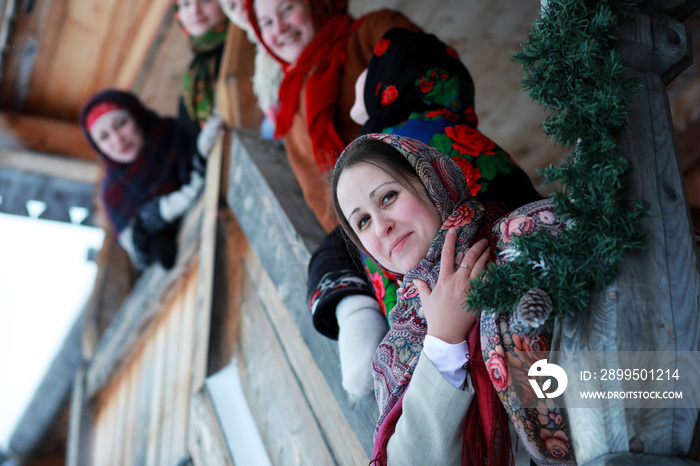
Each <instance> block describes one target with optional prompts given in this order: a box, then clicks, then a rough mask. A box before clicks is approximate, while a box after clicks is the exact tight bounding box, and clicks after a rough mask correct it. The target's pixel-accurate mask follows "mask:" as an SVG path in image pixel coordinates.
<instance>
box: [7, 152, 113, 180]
mask: <svg viewBox="0 0 700 466" xmlns="http://www.w3.org/2000/svg"><path fill="white" fill-rule="evenodd" d="M0 168H4V169H11V170H20V171H25V172H30V173H34V174H37V175H44V176H49V177H55V178H63V179H66V180H70V181H75V182H78V183H86V184H95V183H97V182H98V181H99V180H100V177H101V171H102V170H101V168H100V166H99V165H98V164H97V163H96V162H90V161H86V160H81V159H76V158H73V157H64V156H60V155H52V154H43V153H40V152H34V151H30V150H25V149H4V148H3V149H0Z"/></svg>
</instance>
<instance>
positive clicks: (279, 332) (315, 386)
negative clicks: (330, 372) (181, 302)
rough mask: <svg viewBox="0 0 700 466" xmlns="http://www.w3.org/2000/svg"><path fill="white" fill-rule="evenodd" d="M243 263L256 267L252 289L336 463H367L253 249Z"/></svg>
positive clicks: (251, 275) (360, 446)
mask: <svg viewBox="0 0 700 466" xmlns="http://www.w3.org/2000/svg"><path fill="white" fill-rule="evenodd" d="M245 263H246V267H247V268H249V269H250V270H258V271H259V273H250V274H249V275H250V277H251V280H254V281H252V283H251V284H252V285H253V289H255V290H256V293H257V296H258V299H259V300H260V301H261V303H262V305H263V309H264V310H265V312H266V313H267V316H268V318H269V319H270V323H271V324H272V327H273V329H274V331H275V334H276V336H277V339H278V340H279V341H280V344H281V345H282V349H283V350H284V352H285V354H286V356H287V359H288V360H289V363H290V366H291V368H292V370H293V371H294V372H295V374H296V375H297V379H298V380H299V384H300V385H301V387H302V389H303V391H304V396H305V397H306V399H307V401H308V403H309V405H310V406H311V409H312V410H313V412H314V415H315V416H316V420H317V422H318V423H319V425H320V427H321V429H322V432H323V435H324V437H325V439H326V442H327V443H328V446H329V448H330V450H331V451H332V453H333V456H334V458H335V461H336V463H337V464H339V465H348V466H352V465H355V464H367V463H368V462H369V460H368V458H367V454H366V453H365V451H364V450H363V449H362V445H361V444H360V442H359V440H358V438H357V436H356V435H355V432H353V430H352V428H351V427H350V424H349V423H348V420H347V419H346V418H345V415H344V413H343V411H342V410H341V408H340V406H338V403H337V402H336V400H335V398H334V397H333V393H332V392H331V389H330V387H329V386H328V383H327V382H326V379H325V378H324V377H323V373H322V372H321V371H320V369H319V368H318V366H317V365H316V363H315V361H314V358H313V356H312V354H311V353H310V351H309V348H308V347H307V346H306V344H305V343H304V340H303V339H302V338H301V335H300V333H299V331H298V330H297V328H296V326H295V325H294V322H293V321H292V319H291V317H290V315H289V312H288V311H287V309H286V308H285V306H284V303H283V302H282V301H281V300H280V298H279V295H278V294H277V290H276V289H275V286H274V284H273V283H272V281H271V280H270V278H269V276H268V275H267V274H266V273H264V270H263V268H262V264H261V263H260V261H259V260H258V258H257V257H256V256H255V254H253V253H252V252H251V253H249V254H247V255H246V258H245ZM368 421H371V419H368Z"/></svg>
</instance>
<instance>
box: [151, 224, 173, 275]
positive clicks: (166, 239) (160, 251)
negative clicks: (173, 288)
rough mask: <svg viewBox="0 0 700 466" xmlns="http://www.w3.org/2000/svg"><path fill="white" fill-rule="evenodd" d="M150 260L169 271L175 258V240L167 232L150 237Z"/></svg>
mask: <svg viewBox="0 0 700 466" xmlns="http://www.w3.org/2000/svg"><path fill="white" fill-rule="evenodd" d="M150 243H151V244H150V254H149V255H150V258H151V260H152V261H153V262H160V264H161V265H162V266H163V268H164V269H171V268H172V267H173V265H175V259H176V257H177V238H176V236H175V235H172V234H170V233H169V232H161V233H158V234H156V235H154V236H152V237H151V241H150Z"/></svg>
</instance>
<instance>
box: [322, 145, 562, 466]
mask: <svg viewBox="0 0 700 466" xmlns="http://www.w3.org/2000/svg"><path fill="white" fill-rule="evenodd" d="M331 190H332V193H333V202H334V207H335V209H336V212H337V214H338V219H339V222H340V225H341V226H342V228H343V230H344V231H345V233H346V234H347V235H348V237H349V238H350V239H351V240H352V242H353V243H354V244H355V245H357V246H358V248H360V249H361V250H362V251H363V252H364V253H365V254H367V255H368V256H369V257H370V258H371V259H372V260H374V261H375V262H377V263H378V264H379V265H380V266H381V267H382V268H384V269H386V270H388V271H390V272H392V273H393V274H395V275H396V276H397V279H398V280H399V285H400V287H399V289H398V292H397V302H396V305H395V307H394V308H393V309H392V310H391V311H390V312H389V323H390V327H391V328H390V330H389V332H388V333H387V335H386V337H385V338H384V339H383V341H382V343H381V344H380V345H379V348H378V349H377V351H376V353H375V355H374V360H373V364H372V366H373V372H374V379H375V396H376V398H377V402H378V405H379V413H380V415H379V420H378V422H377V425H376V428H375V447H374V453H373V458H374V459H373V463H378V464H401V465H406V464H421V465H422V464H440V465H443V464H444V465H452V464H462V465H478V464H488V465H506V464H513V460H515V464H516V465H527V464H531V463H530V461H531V460H530V455H532V458H533V459H534V460H535V461H536V462H537V464H572V462H573V461H574V458H573V451H570V449H569V448H568V443H567V448H566V451H565V452H564V450H562V449H554V448H552V445H551V444H552V442H551V441H550V442H549V443H547V439H550V437H551V438H555V440H562V439H566V441H567V442H568V439H569V438H570V437H569V434H568V431H567V426H566V423H565V420H564V419H563V418H564V416H563V413H562V412H561V411H560V409H559V408H558V407H557V406H556V405H554V404H552V406H550V407H549V408H551V409H549V411H546V412H544V411H542V409H544V408H545V407H543V406H542V405H541V404H538V403H537V402H534V403H533V400H529V402H528V401H527V398H528V397H527V394H526V393H524V392H523V391H522V390H521V389H522V388H527V387H525V386H527V385H528V384H527V383H525V384H523V383H522V382H523V381H522V380H519V379H518V377H516V375H517V374H516V373H511V372H510V369H513V371H515V372H517V371H518V370H524V371H525V373H527V367H528V364H526V362H527V361H525V362H523V361H522V360H521V359H519V358H520V357H522V356H523V354H524V353H523V351H524V350H522V349H520V350H519V349H517V348H516V349H515V350H513V349H512V348H511V347H510V346H508V347H507V348H505V353H504V355H503V358H504V365H503V366H501V369H502V370H501V371H495V370H494V367H493V364H492V363H493V361H492V355H491V353H493V351H489V350H490V349H492V348H490V346H489V344H490V342H492V341H498V342H502V343H503V344H504V345H505V344H506V342H507V341H511V340H513V341H514V340H518V341H526V342H528V345H536V344H537V342H538V341H539V338H538V337H535V338H533V339H530V338H524V337H519V336H517V335H512V334H511V331H510V329H509V328H507V323H506V327H505V328H501V327H500V320H499V321H498V322H499V324H496V327H497V328H496V327H494V322H496V320H495V319H494V316H493V315H490V314H488V313H479V312H470V311H472V310H465V308H464V305H465V293H467V292H468V291H469V289H470V280H474V279H479V277H480V276H481V274H482V272H483V269H484V268H485V267H486V264H487V262H488V261H489V260H490V259H491V258H494V259H495V257H496V251H497V249H496V247H498V248H499V249H502V247H503V246H504V244H505V243H507V244H508V245H509V246H512V236H513V235H521V234H527V233H531V232H533V231H535V230H544V231H548V232H549V233H550V234H554V235H556V234H557V231H559V229H561V228H563V225H562V224H561V222H558V221H546V222H545V221H543V220H541V219H542V216H543V214H545V213H546V214H547V215H546V216H545V217H547V219H549V218H550V216H551V220H556V216H555V215H554V214H553V211H552V206H551V201H549V200H543V201H538V202H534V203H530V204H527V205H526V206H523V207H521V208H519V209H517V210H516V211H514V212H512V213H510V214H509V215H508V216H506V217H503V218H500V219H496V218H495V216H494V212H493V211H492V209H493V207H489V206H486V207H484V206H483V205H482V204H481V203H480V202H479V201H477V200H476V198H474V197H473V196H471V195H470V194H469V185H468V184H467V180H466V178H465V175H464V173H463V171H462V170H461V169H460V167H459V165H458V164H457V163H456V162H455V161H454V160H453V159H452V158H451V157H449V156H447V155H445V154H443V153H442V152H440V151H438V150H437V149H434V148H432V147H429V146H427V145H425V144H423V143H422V142H420V141H418V140H415V139H411V138H408V137H404V136H399V135H391V134H377V133H371V134H368V135H366V136H362V137H360V138H358V139H356V140H355V141H354V142H353V143H351V144H350V145H349V146H348V147H347V148H346V150H345V151H344V152H343V155H341V157H340V158H339V159H338V163H337V164H336V167H335V171H334V174H333V179H332V185H331ZM550 214H551V215H550ZM525 218H527V219H532V222H530V223H532V225H531V226H530V227H529V228H527V229H525V228H520V229H518V230H517V231H515V230H514V231H512V232H511V234H509V235H507V234H504V232H503V226H504V225H506V226H507V225H509V222H510V223H514V222H513V220H514V219H525ZM505 231H506V232H509V231H510V230H508V229H507V228H506V230H505ZM506 237H507V238H506ZM520 346H522V345H520ZM540 349H542V350H544V348H540ZM516 353H518V354H516ZM528 354H529V353H528ZM484 355H487V356H488V359H487V360H486V361H484V358H485V357H486V356H484ZM506 358H507V361H508V362H507V364H505V360H506ZM509 366H511V367H509ZM513 384H518V385H517V386H513ZM514 390H515V391H516V393H512V392H513V391H514ZM503 395H508V396H503ZM499 397H500V399H499ZM547 401H548V402H550V401H551V400H547ZM504 406H505V408H506V409H505V410H504ZM550 411H551V412H554V411H556V414H557V418H558V420H557V421H556V422H555V423H549V422H548V421H549V418H547V419H546V420H545V421H547V422H545V423H542V422H541V420H540V421H539V422H538V418H539V417H540V415H542V416H546V415H548V413H549V412H550ZM509 416H510V420H511V421H512V422H513V423H512V424H511V423H510V422H509V419H508V417H509ZM524 424H527V426H524ZM550 424H552V425H551V426H550ZM554 424H556V425H554ZM516 432H517V434H519V436H520V437H519V438H520V440H521V441H522V445H521V446H520V448H516V449H515V458H514V457H513V449H512V447H511V439H513V440H515V439H517V438H518V436H517V435H516ZM548 436H549V437H548ZM523 446H525V448H523ZM528 454H529V455H528Z"/></svg>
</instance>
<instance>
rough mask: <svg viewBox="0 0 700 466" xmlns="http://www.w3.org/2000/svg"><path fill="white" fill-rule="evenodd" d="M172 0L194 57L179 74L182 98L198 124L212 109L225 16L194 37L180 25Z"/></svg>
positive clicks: (225, 31)
mask: <svg viewBox="0 0 700 466" xmlns="http://www.w3.org/2000/svg"><path fill="white" fill-rule="evenodd" d="M177 10H178V5H177V1H175V17H176V18H177V20H178V22H179V23H180V26H181V28H182V30H183V32H184V33H185V34H186V35H187V39H188V41H189V43H190V48H191V49H192V51H193V52H194V58H193V59H192V61H191V62H190V65H189V66H188V68H187V71H185V75H184V76H183V77H182V98H183V100H184V103H185V108H187V114H188V115H189V117H190V119H191V120H192V121H194V122H196V123H197V126H199V127H201V126H202V125H204V122H205V121H206V120H207V118H208V117H209V115H210V114H211V112H212V109H213V108H214V92H215V88H216V80H217V78H218V75H219V62H220V61H221V52H222V51H223V49H224V43H225V42H226V33H227V31H228V19H227V18H225V17H224V18H225V19H224V20H223V21H221V22H220V23H219V24H217V25H216V26H214V27H212V28H211V29H209V30H208V31H207V32H206V33H204V34H203V35H201V36H198V37H192V36H190V35H189V34H188V33H187V31H186V30H185V29H184V28H183V27H182V23H181V22H180V18H179V15H178V13H177Z"/></svg>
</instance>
